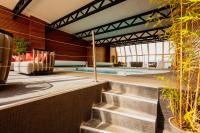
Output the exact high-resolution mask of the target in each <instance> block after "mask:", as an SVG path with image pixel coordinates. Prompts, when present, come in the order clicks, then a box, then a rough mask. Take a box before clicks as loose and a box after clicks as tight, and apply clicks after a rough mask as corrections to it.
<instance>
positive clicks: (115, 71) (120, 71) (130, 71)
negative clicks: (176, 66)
mask: <svg viewBox="0 0 200 133" xmlns="http://www.w3.org/2000/svg"><path fill="white" fill-rule="evenodd" d="M64 71H74V72H87V73H91V72H94V69H93V68H92V67H76V68H64ZM167 72H170V71H169V70H155V69H136V68H107V67H102V68H97V73H98V74H109V75H121V76H127V75H145V74H161V73H167Z"/></svg>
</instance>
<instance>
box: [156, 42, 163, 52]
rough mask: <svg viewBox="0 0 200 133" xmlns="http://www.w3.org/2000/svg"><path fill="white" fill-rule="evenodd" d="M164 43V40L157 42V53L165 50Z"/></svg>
mask: <svg viewBox="0 0 200 133" xmlns="http://www.w3.org/2000/svg"><path fill="white" fill-rule="evenodd" d="M162 45H163V43H162V42H159V43H156V54H162V51H163V49H162Z"/></svg>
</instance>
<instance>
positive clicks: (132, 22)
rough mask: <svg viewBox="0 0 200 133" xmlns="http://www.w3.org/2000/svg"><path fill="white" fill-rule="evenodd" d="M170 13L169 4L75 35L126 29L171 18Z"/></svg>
mask: <svg viewBox="0 0 200 133" xmlns="http://www.w3.org/2000/svg"><path fill="white" fill-rule="evenodd" d="M169 15H170V10H169V6H166V7H162V8H159V9H154V10H151V11H148V12H145V13H142V14H138V15H136V16H132V17H128V18H125V19H121V20H118V21H115V22H111V23H108V24H105V25H101V26H98V27H95V28H91V29H88V30H85V31H81V32H78V33H75V35H76V36H77V37H79V38H85V37H89V36H91V35H92V31H94V33H95V35H99V34H103V33H108V32H112V31H116V30H120V29H124V28H129V27H133V26H138V25H142V24H146V23H147V22H156V21H158V20H159V19H166V18H169Z"/></svg>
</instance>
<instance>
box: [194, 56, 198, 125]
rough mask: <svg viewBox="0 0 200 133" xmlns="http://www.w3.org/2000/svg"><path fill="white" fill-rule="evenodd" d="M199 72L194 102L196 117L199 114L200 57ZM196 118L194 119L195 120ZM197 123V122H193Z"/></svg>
mask: <svg viewBox="0 0 200 133" xmlns="http://www.w3.org/2000/svg"><path fill="white" fill-rule="evenodd" d="M199 56H200V55H199ZM198 66H199V70H198V76H197V89H196V94H195V101H194V116H196V114H197V102H198V97H199V87H200V57H199V65H198ZM195 118H196V117H194V119H195ZM193 121H195V120H193Z"/></svg>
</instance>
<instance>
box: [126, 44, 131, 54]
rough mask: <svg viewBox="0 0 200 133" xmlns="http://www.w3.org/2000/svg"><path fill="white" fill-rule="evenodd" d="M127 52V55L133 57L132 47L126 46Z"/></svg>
mask: <svg viewBox="0 0 200 133" xmlns="http://www.w3.org/2000/svg"><path fill="white" fill-rule="evenodd" d="M125 50H126V55H127V56H131V51H130V47H129V46H125Z"/></svg>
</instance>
